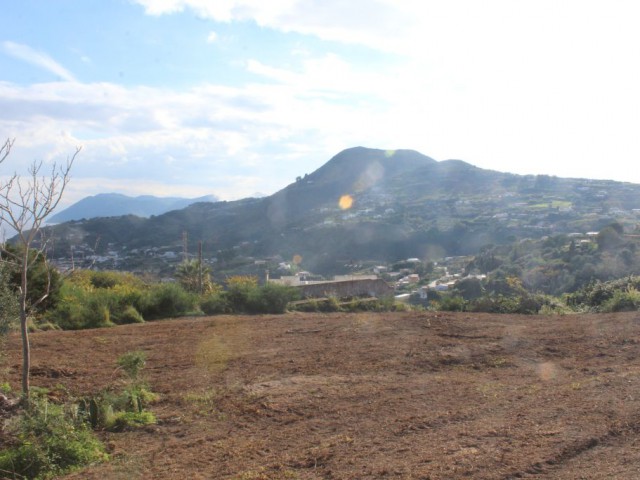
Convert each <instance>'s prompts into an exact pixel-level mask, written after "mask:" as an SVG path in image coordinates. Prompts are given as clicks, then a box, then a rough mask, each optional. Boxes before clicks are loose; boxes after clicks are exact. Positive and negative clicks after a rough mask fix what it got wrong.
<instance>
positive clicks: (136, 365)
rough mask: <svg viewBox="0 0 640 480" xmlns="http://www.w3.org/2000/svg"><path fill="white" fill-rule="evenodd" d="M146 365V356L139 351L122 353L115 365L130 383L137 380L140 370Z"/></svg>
mask: <svg viewBox="0 0 640 480" xmlns="http://www.w3.org/2000/svg"><path fill="white" fill-rule="evenodd" d="M146 363H147V355H146V354H145V353H144V352H143V351H141V350H135V351H132V352H127V353H123V354H122V355H120V356H119V357H118V361H117V364H118V366H119V367H120V368H122V369H123V370H124V371H125V373H126V374H127V375H128V376H129V378H130V379H131V380H132V381H136V380H138V377H139V375H140V372H141V370H142V369H143V368H144V366H145V365H146Z"/></svg>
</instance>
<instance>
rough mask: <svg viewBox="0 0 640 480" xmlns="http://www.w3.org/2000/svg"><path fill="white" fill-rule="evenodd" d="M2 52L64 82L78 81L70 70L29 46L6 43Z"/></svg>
mask: <svg viewBox="0 0 640 480" xmlns="http://www.w3.org/2000/svg"><path fill="white" fill-rule="evenodd" d="M2 50H3V51H4V52H5V53H6V54H7V55H11V56H12V57H15V58H18V59H20V60H23V61H25V62H27V63H30V64H31V65H34V66H36V67H39V68H42V69H44V70H47V71H48V72H50V73H53V74H54V75H56V76H57V77H59V78H61V79H62V80H66V81H67V82H75V81H76V79H75V77H74V76H73V74H72V73H71V72H69V70H67V69H66V68H64V67H63V66H62V65H60V64H59V63H58V62H56V61H55V60H54V59H53V58H51V57H50V56H49V55H47V54H46V53H44V52H41V51H38V50H35V49H34V48H31V47H30V46H28V45H23V44H21V43H15V42H10V41H5V42H2Z"/></svg>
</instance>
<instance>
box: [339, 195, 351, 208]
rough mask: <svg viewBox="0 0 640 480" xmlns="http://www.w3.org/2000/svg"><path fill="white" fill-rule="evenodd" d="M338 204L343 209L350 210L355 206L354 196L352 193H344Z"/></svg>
mask: <svg viewBox="0 0 640 480" xmlns="http://www.w3.org/2000/svg"><path fill="white" fill-rule="evenodd" d="M338 206H339V207H340V208H341V209H342V210H349V209H350V208H351V207H352V206H353V197H352V196H351V195H342V196H341V197H340V200H339V201H338Z"/></svg>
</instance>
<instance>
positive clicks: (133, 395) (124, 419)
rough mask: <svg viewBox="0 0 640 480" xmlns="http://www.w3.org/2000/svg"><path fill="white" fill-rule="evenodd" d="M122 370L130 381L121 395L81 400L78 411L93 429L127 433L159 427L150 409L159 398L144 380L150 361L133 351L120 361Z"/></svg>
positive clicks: (107, 395)
mask: <svg viewBox="0 0 640 480" xmlns="http://www.w3.org/2000/svg"><path fill="white" fill-rule="evenodd" d="M117 363H118V366H119V368H121V369H122V370H124V372H125V373H126V374H127V376H128V377H129V379H128V384H127V386H126V387H125V388H124V390H122V391H121V392H120V393H115V392H111V391H104V392H102V393H101V394H99V395H95V396H93V397H89V398H85V399H82V400H80V402H79V404H78V409H79V411H80V412H81V414H82V415H84V416H85V417H86V419H87V420H88V421H89V423H90V424H91V425H92V426H93V428H99V429H104V430H109V431H114V432H115V431H118V432H119V431H123V430H128V429H133V428H137V427H140V426H144V425H149V424H152V423H155V421H156V419H155V416H154V415H153V413H151V412H149V411H148V410H146V408H147V406H148V405H149V404H150V403H152V402H154V401H155V400H157V398H158V396H157V395H156V394H155V393H153V392H152V391H151V390H149V388H148V387H147V385H146V383H145V382H144V381H143V380H142V378H141V372H142V369H143V368H144V366H145V363H146V359H145V354H144V352H141V351H132V352H127V353H125V354H123V355H121V356H120V357H119V358H118V361H117Z"/></svg>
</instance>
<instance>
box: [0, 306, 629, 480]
mask: <svg viewBox="0 0 640 480" xmlns="http://www.w3.org/2000/svg"><path fill="white" fill-rule="evenodd" d="M32 346H33V364H34V368H33V385H37V386H41V387H48V388H52V389H53V390H52V391H53V392H64V389H66V390H67V393H58V394H59V395H63V396H64V395H71V396H73V395H81V394H86V393H88V392H98V391H100V390H101V389H104V388H106V387H107V386H109V385H114V383H117V382H119V381H121V375H120V373H119V372H118V371H116V369H115V361H116V358H117V357H118V356H119V355H121V354H122V353H124V352H127V351H130V350H135V349H142V350H144V351H145V352H147V357H148V362H147V368H146V369H145V375H146V378H147V380H148V382H149V384H150V386H151V388H152V390H154V391H155V392H158V393H159V394H160V400H159V401H158V402H157V403H156V404H154V405H153V407H152V410H153V411H154V413H155V414H156V415H157V417H158V424H157V425H153V426H150V427H146V428H143V429H141V430H138V431H131V432H124V433H101V435H102V437H103V438H104V440H105V442H106V443H107V445H108V448H109V450H110V451H111V453H112V460H111V462H109V463H105V464H102V465H97V466H94V467H91V468H88V469H85V470H83V471H82V472H79V473H76V474H73V475H70V476H68V478H74V479H100V480H102V479H134V478H144V479H182V478H184V479H212V478H213V479H217V478H220V479H237V480H240V479H243V480H251V479H387V478H389V479H392V478H395V479H458V478H474V479H512V478H536V479H539V478H562V479H565V478H566V479H611V478H616V479H637V478H640V314H637V313H629V314H619V315H576V316H565V317H541V316H537V317H532V316H506V315H503V316H497V315H479V314H473V315H470V314H449V313H433V312H426V313H394V314H388V313H384V314H352V315H351V314H350V315H346V314H330V315H325V314H313V315H309V314H289V315H283V316H257V317H244V316H243V317H231V316H228V317H207V318H195V319H194V318H189V319H177V320H171V321H163V322H156V323H148V324H143V325H130V326H123V327H117V328H112V329H103V330H85V331H79V332H42V333H37V334H34V335H32ZM4 364H5V365H4V373H2V369H0V374H1V377H0V380H2V379H3V378H7V377H8V378H9V380H10V381H11V384H12V385H13V386H14V387H15V388H17V387H18V382H19V368H18V365H19V352H18V339H17V338H15V337H13V338H11V339H10V342H9V345H8V351H7V355H6V358H5V360H4ZM62 387H64V389H63V388H62Z"/></svg>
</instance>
